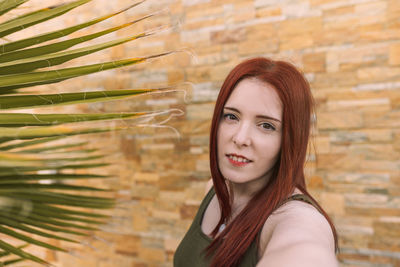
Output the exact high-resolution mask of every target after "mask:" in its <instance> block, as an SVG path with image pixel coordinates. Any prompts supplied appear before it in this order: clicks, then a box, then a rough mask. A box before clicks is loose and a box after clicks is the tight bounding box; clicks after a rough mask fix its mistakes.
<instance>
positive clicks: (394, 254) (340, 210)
mask: <svg viewBox="0 0 400 267" xmlns="http://www.w3.org/2000/svg"><path fill="white" fill-rule="evenodd" d="M35 2H36V4H39V3H40V2H42V3H44V2H49V3H50V2H51V3H54V1H38V0H36V1H31V3H32V4H31V5H32V6H33V5H34V4H35ZM60 2H61V1H60ZM129 3H131V1H128V0H114V1H106V0H93V2H92V3H89V4H87V5H86V6H85V7H81V8H79V9H77V10H76V11H73V14H74V15H73V16H70V17H69V18H65V19H64V20H61V21H62V22H60V23H66V24H69V23H74V22H77V21H83V20H84V19H87V18H89V17H93V16H95V15H97V14H105V13H106V12H108V11H110V10H113V11H115V10H118V9H119V8H122V7H124V6H127V5H129ZM36 6H38V5H36ZM159 10H163V12H162V13H161V14H159V15H158V16H157V17H155V18H153V19H150V20H147V21H143V22H141V23H139V24H137V25H136V26H133V27H131V28H129V29H126V30H123V31H121V32H120V33H117V34H116V35H115V36H126V35H129V34H135V33H139V32H141V31H144V30H150V29H154V28H157V27H163V26H165V25H168V26H171V27H170V28H167V29H165V30H163V31H162V32H160V33H158V34H156V35H154V36H150V37H147V38H145V39H141V40H138V41H134V42H132V43H129V44H127V45H124V46H121V47H118V48H112V49H109V50H107V51H105V52H100V53H98V54H96V55H95V56H89V57H87V58H85V59H84V60H81V62H87V61H96V60H100V59H105V60H109V59H116V58H125V57H135V56H142V55H150V54H153V53H159V52H164V51H171V50H183V52H177V53H174V54H172V55H169V56H166V57H164V58H162V59H156V60H153V61H152V62H150V63H145V64H142V65H138V66H134V67H128V68H125V69H123V70H118V71H110V72H105V73H101V74H96V75H93V76H89V77H87V78H82V79H76V80H73V81H69V82H64V83H62V84H61V85H59V86H58V87H56V88H57V90H60V91H61V90H70V88H76V87H77V86H79V87H82V84H83V85H84V87H85V88H86V89H94V88H104V89H120V88H123V89H128V88H139V87H157V86H166V85H177V86H176V87H177V88H178V89H182V88H187V90H188V92H189V95H190V98H191V101H190V103H186V102H185V98H184V96H183V93H182V92H180V91H177V92H171V93H165V94H162V95H154V96H146V97H141V98H140V99H132V100H128V101H124V102H123V103H120V102H108V103H105V104H93V105H89V106H85V107H80V108H81V109H84V110H86V111H93V112H94V111H98V110H102V111H110V112H111V111H112V112H115V111H132V110H159V109H169V108H177V109H181V110H183V111H184V112H185V114H184V115H183V116H180V117H174V118H172V120H171V121H169V122H168V123H167V125H169V126H171V127H173V128H175V129H176V130H177V131H178V132H179V136H180V137H177V134H176V133H175V131H174V130H172V129H169V128H152V127H140V128H138V127H132V128H130V129H129V130H127V131H124V132H119V133H116V132H115V133H111V134H109V135H103V136H98V137H96V138H92V139H91V140H92V144H91V146H93V147H99V146H101V147H103V149H104V151H107V152H109V153H113V156H112V160H113V161H115V162H117V165H114V166H113V167H110V168H107V169H104V170H102V171H104V172H105V173H108V174H111V175H114V176H115V177H116V178H115V179H111V180H109V181H107V182H104V183H105V185H106V186H108V187H111V188H114V189H116V190H117V195H118V197H119V198H120V204H119V206H118V208H117V209H116V210H115V211H114V212H113V219H112V220H111V221H110V223H109V224H107V225H105V226H104V227H102V228H103V230H104V231H103V232H97V233H93V236H92V237H90V238H87V239H86V240H85V244H86V245H85V246H83V247H79V246H71V245H69V244H63V245H64V246H66V247H67V248H69V249H70V250H71V254H72V255H68V254H58V253H57V254H54V253H49V252H47V257H48V259H49V260H52V262H54V264H55V265H57V266H100V267H106V266H129V267H130V266H143V267H144V266H172V263H171V261H172V257H173V253H174V250H175V249H176V246H177V245H178V243H179V241H180V239H181V238H182V237H183V235H184V233H185V232H186V230H187V228H188V226H189V225H190V223H191V220H192V218H193V216H194V214H195V212H196V210H197V207H198V205H199V203H200V201H201V199H202V197H203V194H204V185H205V183H206V181H207V180H208V179H209V177H210V174H209V170H208V168H209V165H208V147H207V145H208V130H209V126H210V118H211V114H212V110H213V105H214V101H215V99H216V95H217V93H218V90H219V87H220V85H221V83H222V81H223V79H224V77H225V76H226V75H227V73H228V72H229V70H230V69H231V68H232V67H233V66H235V65H236V64H237V63H239V62H240V61H242V60H243V59H245V58H249V57H254V56H267V57H272V58H274V59H284V60H288V61H290V62H292V63H294V64H296V65H297V66H298V67H300V68H301V69H302V70H304V72H305V74H306V77H307V79H308V80H309V81H310V83H311V86H312V90H313V94H314V97H315V99H316V103H317V118H318V126H317V130H316V132H315V139H314V140H315V147H316V154H317V157H316V158H317V160H315V157H313V156H311V157H310V162H309V164H308V165H307V166H308V168H307V181H308V184H309V189H310V191H311V192H312V194H313V195H314V196H315V197H316V198H317V199H318V200H319V201H320V203H321V204H322V206H323V207H324V208H325V209H326V210H327V211H328V212H329V214H330V215H331V216H332V218H333V220H334V222H335V224H336V226H337V229H338V232H339V237H340V246H341V254H340V255H339V258H340V260H341V266H346V267H349V266H385V267H386V266H387V267H389V266H400V186H399V183H400V171H399V170H400V128H399V127H400V2H399V0H182V1H178V0H149V1H146V2H145V3H143V4H142V5H141V6H139V7H137V8H135V9H132V10H130V11H128V12H126V13H125V14H124V15H120V16H118V17H117V18H115V19H112V20H110V21H109V22H105V23H104V24H103V25H105V26H107V25H108V26H110V25H113V24H116V23H121V22H124V21H129V20H132V19H136V18H138V17H140V16H143V15H146V14H149V13H152V12H156V11H159ZM95 28H96V27H95ZM99 28H100V27H98V28H97V29H99ZM77 35H78V34H77ZM184 82H190V83H191V84H185V83H184ZM166 117H167V116H164V117H161V118H160V119H159V120H162V119H164V118H166ZM126 123H127V125H133V123H132V122H126Z"/></svg>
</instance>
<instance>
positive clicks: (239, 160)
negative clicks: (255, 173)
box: [226, 154, 252, 167]
mask: <svg viewBox="0 0 400 267" xmlns="http://www.w3.org/2000/svg"><path fill="white" fill-rule="evenodd" d="M226 157H227V158H228V160H229V162H230V163H231V164H232V165H233V166H235V167H242V166H245V165H247V164H249V163H250V162H252V161H251V160H249V159H248V158H246V157H244V156H241V155H236V154H227V155H226Z"/></svg>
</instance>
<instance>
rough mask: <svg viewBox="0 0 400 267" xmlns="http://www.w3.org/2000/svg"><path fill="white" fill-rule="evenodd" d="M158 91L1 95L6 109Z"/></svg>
mask: <svg viewBox="0 0 400 267" xmlns="http://www.w3.org/2000/svg"><path fill="white" fill-rule="evenodd" d="M158 91H161V89H131V90H109V91H91V92H79V93H63V94H43V95H12V96H0V107H1V109H3V110H5V109H17V108H31V107H44V106H54V105H69V104H78V103H93V102H99V101H111V100H118V99H124V98H127V97H132V96H135V95H140V94H146V93H149V92H158Z"/></svg>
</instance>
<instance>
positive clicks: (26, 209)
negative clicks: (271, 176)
mask: <svg viewBox="0 0 400 267" xmlns="http://www.w3.org/2000/svg"><path fill="white" fill-rule="evenodd" d="M91 1H92V0H74V1H71V2H66V3H63V4H60V5H56V6H50V7H45V8H38V9H36V10H34V11H31V12H28V13H25V14H22V15H19V16H15V17H12V18H9V19H8V20H7V19H5V20H3V22H2V23H0V37H2V38H4V39H6V37H7V36H8V35H10V34H12V33H16V32H19V31H22V30H24V29H26V28H29V27H31V26H33V25H37V24H40V23H42V22H45V21H48V20H50V19H53V18H56V17H59V16H61V15H63V14H65V13H68V12H69V11H71V10H72V9H75V8H78V7H79V6H81V5H84V4H86V3H88V2H91ZM94 1H95V0H94ZM25 2H27V0H0V15H3V16H10V15H9V14H11V12H10V11H12V10H14V9H15V8H18V7H19V6H20V5H22V4H24V3H25ZM142 2H144V1H139V0H138V1H136V2H135V3H132V4H131V5H130V6H128V7H125V8H122V9H120V10H119V11H117V12H112V13H109V14H105V15H100V16H98V17H96V18H94V19H91V20H88V21H85V22H83V23H80V24H77V25H73V26H69V27H66V28H63V29H60V30H55V31H50V32H45V33H39V34H37V35H33V36H25V37H24V38H23V39H19V40H11V41H8V42H6V43H4V44H1V45H0V111H1V112H0V233H1V234H3V235H7V236H8V237H9V238H14V239H16V240H19V241H20V243H24V244H26V245H34V246H39V247H43V248H46V249H51V250H55V251H66V250H65V249H64V248H62V247H59V246H56V245H54V244H52V243H50V242H49V241H48V240H49V239H54V240H62V241H67V242H73V243H79V238H80V237H82V236H85V235H87V234H88V233H89V231H95V230H98V228H99V225H101V224H102V223H104V222H105V220H107V219H109V216H108V215H106V214H104V212H105V211H106V210H108V209H111V208H113V206H114V205H115V200H114V199H113V198H111V197H108V196H109V195H110V191H109V190H108V189H107V188H100V187H94V186H89V185H85V184H82V183H81V182H79V183H76V181H78V180H79V181H84V180H92V179H107V178H111V177H109V176H107V175H99V174H95V173H92V171H91V169H93V168H98V167H105V166H108V165H109V163H108V162H107V160H105V159H106V157H107V156H108V155H104V154H101V153H99V152H101V151H99V150H98V149H97V148H90V147H87V145H88V142H86V141H83V142H76V141H73V142H70V143H66V141H65V140H63V139H65V138H67V137H73V136H77V135H84V134H85V135H87V134H96V133H103V132H107V131H111V130H122V129H126V128H127V127H128V126H126V124H123V123H119V124H117V126H115V125H114V124H109V123H106V124H104V125H102V126H99V125H100V124H99V122H104V121H111V120H112V121H115V120H117V121H121V120H127V119H129V120H132V119H134V120H137V119H140V118H144V117H148V116H155V114H158V113H156V112H132V111H129V112H122V113H96V114H90V113H89V114H87V113H84V114H81V113H73V114H72V113H45V112H38V113H36V112H30V113H27V112H26V111H25V112H16V111H18V109H34V110H35V109H38V108H42V107H49V106H55V105H72V104H88V103H93V102H104V101H121V100H124V99H127V98H131V97H134V96H139V95H143V94H147V93H154V92H161V91H163V90H164V89H143V88H142V89H125V90H108V91H101V90H98V91H90V92H83V91H82V90H79V91H77V92H60V93H58V94H31V93H30V94H27V93H24V92H23V91H22V89H23V88H27V87H32V86H36V85H44V84H54V83H58V82H61V81H65V80H68V79H71V78H74V77H79V76H83V75H88V74H92V73H97V72H101V71H106V70H111V69H116V68H120V67H124V66H130V65H134V64H140V63H143V62H146V61H148V60H149V59H153V58H157V57H162V56H165V55H167V54H169V52H166V53H160V54H156V55H149V56H141V57H134V55H132V56H130V58H125V59H118V60H113V61H109V62H101V63H96V64H91V63H87V64H86V65H77V66H76V65H75V66H63V67H59V66H58V65H60V64H64V63H66V62H69V61H71V60H72V59H76V58H80V57H83V56H86V55H89V54H92V53H96V52H98V51H101V50H104V49H108V48H111V47H115V46H118V45H121V44H124V43H127V42H131V41H135V40H137V39H139V38H144V37H146V36H149V35H150V33H149V32H141V33H136V34H133V35H132V34H131V35H130V36H126V37H121V38H118V39H113V40H111V41H101V42H100V43H97V44H91V43H88V42H89V41H93V40H95V39H96V38H99V37H102V36H105V35H106V34H109V33H113V32H116V31H118V30H121V29H123V28H126V27H129V26H131V25H133V24H135V23H139V22H140V21H142V20H144V19H148V18H150V17H152V16H153V15H147V16H143V17H139V18H133V19H130V21H129V22H126V23H123V24H121V25H117V26H114V27H109V28H106V29H103V30H100V31H97V32H93V33H89V34H85V35H81V36H79V37H74V38H69V39H63V40H60V38H62V37H64V38H65V37H66V36H68V35H70V34H72V33H75V32H78V31H79V30H82V29H87V28H89V27H90V26H92V25H95V24H97V23H100V22H102V21H104V20H106V19H108V18H111V17H114V16H117V15H118V14H121V13H123V12H126V11H127V10H129V9H131V8H134V7H137V6H138V5H139V4H140V3H142ZM7 39H9V38H7ZM49 41H50V42H49ZM76 45H80V48H75V49H74V48H73V47H74V46H76ZM130 124H131V122H130ZM71 236H72V237H71ZM26 245H22V246H19V245H13V244H11V243H8V242H7V240H0V266H9V265H13V264H15V263H17V262H20V261H24V260H30V261H34V262H37V263H40V264H44V265H47V264H49V263H48V262H46V261H45V260H44V259H41V258H39V257H37V256H35V255H33V254H31V253H28V252H26V251H25V248H26Z"/></svg>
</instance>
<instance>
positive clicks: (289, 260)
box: [257, 201, 338, 267]
mask: <svg viewBox="0 0 400 267" xmlns="http://www.w3.org/2000/svg"><path fill="white" fill-rule="evenodd" d="M262 242H264V244H262ZM260 243H261V244H260V246H261V247H263V249H264V250H263V251H262V253H261V257H260V261H259V263H258V265H257V266H258V267H262V266H282V267H285V266H307V267H313V266H325V267H337V266H338V262H337V260H336V256H335V245H334V237H333V233H332V230H331V227H330V225H329V223H328V221H327V220H326V218H325V217H324V216H323V215H322V214H321V213H320V212H319V211H318V210H317V209H316V208H315V207H313V206H312V205H310V204H307V203H305V202H303V201H289V202H287V203H286V204H284V205H282V206H281V207H280V208H279V209H278V210H276V211H275V212H274V213H273V214H272V215H271V216H270V218H269V219H268V220H267V222H266V225H265V226H264V229H263V231H262V233H261V241H260Z"/></svg>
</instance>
